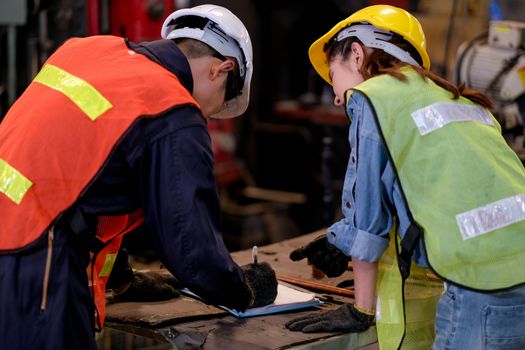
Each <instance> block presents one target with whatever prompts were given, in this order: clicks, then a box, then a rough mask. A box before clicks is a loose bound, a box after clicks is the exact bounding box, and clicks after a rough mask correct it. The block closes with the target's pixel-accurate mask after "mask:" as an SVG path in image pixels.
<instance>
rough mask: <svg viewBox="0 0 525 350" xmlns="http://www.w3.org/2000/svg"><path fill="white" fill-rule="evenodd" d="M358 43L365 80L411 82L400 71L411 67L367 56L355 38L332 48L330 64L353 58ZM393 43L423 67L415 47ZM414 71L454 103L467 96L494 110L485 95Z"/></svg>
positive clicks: (376, 52)
mask: <svg viewBox="0 0 525 350" xmlns="http://www.w3.org/2000/svg"><path fill="white" fill-rule="evenodd" d="M354 42H357V43H358V44H359V45H361V46H363V51H364V52H365V59H364V62H363V65H362V66H361V69H360V73H361V75H362V76H363V78H364V79H365V80H367V79H370V78H373V77H375V76H378V75H381V74H389V75H391V76H393V77H394V78H396V79H398V80H400V81H406V80H407V78H406V76H405V75H404V74H403V73H402V72H401V71H400V68H401V67H405V66H410V65H409V64H407V63H405V62H401V61H400V60H398V59H397V58H395V57H393V56H391V55H390V54H388V53H386V52H384V51H383V50H379V49H376V50H373V51H372V53H370V54H369V55H367V54H366V51H365V50H364V45H363V44H362V43H361V42H360V41H359V39H357V38H355V37H351V38H348V39H345V40H342V41H340V42H336V43H334V44H333V45H332V47H331V48H330V54H329V60H332V59H333V58H334V57H335V56H337V55H341V57H342V58H343V59H347V58H348V57H349V56H350V53H351V46H352V43H354ZM389 42H390V43H392V44H394V45H396V46H399V47H400V48H402V49H403V50H406V51H408V52H409V53H410V55H411V56H412V57H413V58H414V59H415V60H416V61H418V62H419V63H421V57H420V56H419V53H418V52H417V51H416V50H415V49H414V47H413V46H412V45H410V44H409V43H408V42H407V41H405V40H404V39H403V38H401V37H400V36H396V35H394V37H393V38H392V40H390V41H389ZM411 67H412V68H413V69H414V70H415V71H416V72H418V73H419V75H420V76H421V77H422V78H423V79H427V78H428V79H431V80H432V81H433V82H434V83H436V84H437V85H438V86H440V87H442V88H443V89H445V90H448V91H450V93H451V94H452V98H453V99H454V100H456V99H458V98H459V97H460V96H463V97H465V98H467V99H469V100H471V101H472V102H475V103H477V104H480V105H481V106H483V107H485V108H487V109H492V108H493V107H494V103H493V102H492V100H491V99H490V98H489V97H488V96H487V95H485V94H484V93H482V92H481V91H478V90H473V89H467V88H466V87H465V84H460V85H455V84H453V83H451V82H449V81H448V80H446V79H445V78H442V77H440V76H439V75H437V74H435V73H432V72H429V71H427V70H425V69H424V68H422V67H417V66H411Z"/></svg>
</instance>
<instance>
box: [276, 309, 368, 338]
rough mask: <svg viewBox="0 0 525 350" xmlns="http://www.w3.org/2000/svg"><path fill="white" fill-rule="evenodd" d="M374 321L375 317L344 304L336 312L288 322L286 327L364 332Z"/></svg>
mask: <svg viewBox="0 0 525 350" xmlns="http://www.w3.org/2000/svg"><path fill="white" fill-rule="evenodd" d="M373 321H374V315H373V314H368V313H364V312H362V311H359V310H358V309H357V308H356V307H355V306H354V305H353V304H343V305H342V306H341V307H339V308H338V309H336V310H332V311H327V312H324V313H322V314H320V315H315V316H305V317H299V318H296V319H293V320H291V321H288V322H287V323H286V324H285V326H286V328H288V329H289V330H291V331H295V332H297V331H301V332H303V333H316V332H354V333H355V332H362V331H365V330H367V329H368V328H369V327H370V326H371V325H372V323H373Z"/></svg>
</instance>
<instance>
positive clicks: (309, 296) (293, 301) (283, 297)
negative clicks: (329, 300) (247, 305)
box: [181, 282, 323, 317]
mask: <svg viewBox="0 0 525 350" xmlns="http://www.w3.org/2000/svg"><path fill="white" fill-rule="evenodd" d="M181 293H183V294H185V295H189V296H192V297H196V298H198V299H201V300H202V298H200V297H199V296H198V295H196V294H195V293H193V292H191V291H190V290H189V289H182V290H181ZM322 303H323V302H322V301H321V300H319V299H318V298H317V297H316V296H315V293H312V292H308V291H302V290H298V289H296V288H292V287H289V286H287V285H285V284H282V283H280V282H279V284H278V285H277V297H276V298H275V301H274V302H273V303H272V304H269V305H266V306H261V307H255V308H251V309H247V310H245V311H242V312H240V311H237V310H234V309H230V308H228V307H226V306H222V305H219V306H218V307H220V308H221V309H224V310H226V311H228V312H229V313H231V314H232V315H234V316H236V317H253V316H261V315H269V314H275V313H279V312H285V311H290V310H297V309H302V308H307V307H314V306H318V305H321V304H322Z"/></svg>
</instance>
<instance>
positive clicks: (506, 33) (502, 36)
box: [454, 21, 525, 161]
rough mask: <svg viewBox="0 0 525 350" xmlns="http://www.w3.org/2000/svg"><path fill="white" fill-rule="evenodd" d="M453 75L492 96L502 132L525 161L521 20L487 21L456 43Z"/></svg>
mask: <svg viewBox="0 0 525 350" xmlns="http://www.w3.org/2000/svg"><path fill="white" fill-rule="evenodd" d="M454 78H455V80H456V82H457V83H465V84H466V86H467V87H469V88H473V89H477V90H481V91H483V92H485V93H486V94H487V95H489V96H490V97H491V98H492V99H493V100H494V102H495V108H494V111H493V113H494V115H495V116H496V118H497V119H498V121H499V122H500V124H501V125H502V130H503V134H504V136H505V137H506V139H507V141H508V142H509V144H510V146H511V147H512V148H513V149H514V150H515V151H516V152H517V153H518V155H519V156H520V158H521V159H522V161H525V137H524V130H525V23H524V22H515V21H491V22H490V25H489V30H488V32H487V33H482V34H480V35H478V36H477V37H476V38H474V39H473V40H471V41H470V42H467V43H464V44H462V45H461V46H460V47H459V50H458V55H457V61H456V70H455V77H454Z"/></svg>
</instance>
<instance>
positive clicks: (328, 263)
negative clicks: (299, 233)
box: [290, 235, 350, 277]
mask: <svg viewBox="0 0 525 350" xmlns="http://www.w3.org/2000/svg"><path fill="white" fill-rule="evenodd" d="M304 258H308V262H309V263H310V264H312V265H314V266H315V267H317V268H318V269H319V270H321V271H323V272H324V273H325V274H326V275H327V276H328V277H338V276H341V275H342V274H343V272H345V271H346V269H347V268H348V262H349V261H350V257H348V256H346V255H345V253H343V252H342V251H340V250H339V249H338V248H336V247H335V246H334V245H332V244H330V243H328V240H327V239H326V235H322V236H319V237H317V238H316V239H314V240H313V241H311V242H310V243H308V244H307V245H306V246H303V247H300V248H297V249H295V250H294V251H292V252H291V253H290V259H292V260H293V261H298V260H301V259H304Z"/></svg>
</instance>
